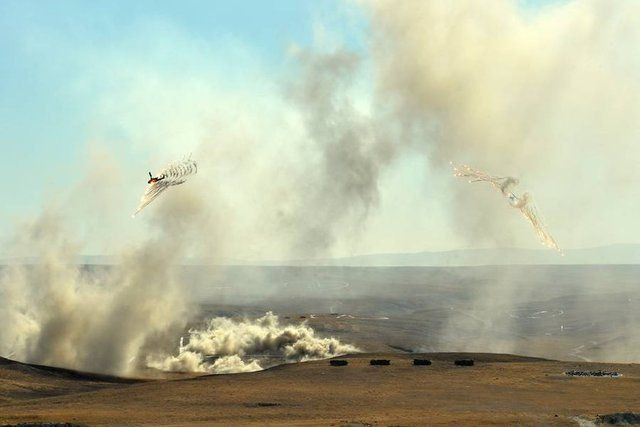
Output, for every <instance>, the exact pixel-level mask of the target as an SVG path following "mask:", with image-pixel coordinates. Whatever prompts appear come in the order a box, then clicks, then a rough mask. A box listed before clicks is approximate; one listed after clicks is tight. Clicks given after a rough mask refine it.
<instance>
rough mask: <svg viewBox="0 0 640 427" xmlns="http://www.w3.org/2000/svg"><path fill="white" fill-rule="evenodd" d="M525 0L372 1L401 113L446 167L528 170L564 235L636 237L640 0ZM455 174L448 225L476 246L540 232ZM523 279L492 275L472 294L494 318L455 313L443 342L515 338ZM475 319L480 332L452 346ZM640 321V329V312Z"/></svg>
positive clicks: (395, 117)
mask: <svg viewBox="0 0 640 427" xmlns="http://www.w3.org/2000/svg"><path fill="white" fill-rule="evenodd" d="M523 3H524V2H519V1H507V0H504V1H492V2H478V1H474V0H461V1H455V2H453V1H446V0H433V1H404V2H395V1H388V0H379V1H371V2H368V3H367V4H368V5H369V10H370V13H371V20H372V22H371V24H372V33H373V34H374V43H373V58H374V64H375V67H376V72H377V84H378V90H379V94H380V96H383V97H385V98H386V99H387V100H388V102H389V104H391V105H393V108H394V112H393V113H392V114H391V115H390V116H389V120H390V121H398V122H400V121H401V122H404V123H408V126H407V127H408V128H412V127H417V128H421V129H422V130H423V131H422V137H421V140H420V141H417V142H416V144H419V145H420V146H421V147H422V148H423V151H424V153H425V155H426V157H427V159H428V160H429V162H430V164H431V166H432V169H433V170H435V171H436V173H437V172H438V171H440V172H441V173H448V170H447V169H448V164H449V161H453V162H456V163H463V162H467V163H469V164H473V165H474V166H475V167H478V168H480V169H481V170H492V171H499V172H500V173H501V174H502V173H503V174H505V175H506V176H514V177H518V178H522V179H521V180H522V181H525V179H524V178H526V182H527V186H528V187H529V189H531V190H532V191H533V192H534V193H535V195H536V198H537V202H539V204H540V205H541V206H544V213H545V219H546V222H547V224H548V225H549V226H550V227H551V228H552V229H553V230H554V235H555V236H556V237H557V238H558V240H559V241H560V242H562V243H563V245H569V246H573V245H574V244H575V245H577V246H583V247H584V246H588V245H600V244H602V242H616V241H621V242H622V241H629V240H631V241H636V240H637V238H638V233H639V232H640V228H639V227H638V224H635V223H633V222H631V221H629V220H627V218H629V219H630V218H631V217H629V216H628V214H626V213H625V212H631V211H636V210H637V209H638V202H637V200H638V199H637V198H636V197H635V196H631V197H630V193H629V191H633V192H634V194H635V193H637V192H636V191H635V190H631V187H635V186H637V178H635V177H632V175H633V174H630V173H629V171H630V170H633V169H634V168H635V167H636V163H637V159H638V157H639V156H640V150H639V147H640V146H639V145H638V140H640V127H639V126H638V125H637V118H638V117H639V116H640V50H639V49H638V46H640V4H639V3H638V2H635V1H620V2H616V3H615V4H613V3H611V2H606V1H600V0H586V1H566V2H554V3H553V4H550V5H547V6H540V7H537V8H533V9H527V8H526V7H524V6H523ZM534 9H535V10H534ZM456 184H457V183H455V182H452V183H451V184H450V186H449V192H450V197H449V200H450V207H449V210H448V212H449V218H450V223H451V225H452V227H454V228H455V229H456V230H457V232H458V234H459V235H460V236H462V237H463V238H464V239H465V240H466V242H467V243H468V245H469V246H471V247H481V246H491V247H513V246H525V245H528V244H529V242H530V234H528V231H527V230H526V229H525V228H524V223H522V224H518V223H517V221H516V218H515V216H514V215H512V212H510V210H509V209H507V208H505V209H500V206H499V205H497V204H496V203H495V200H494V199H493V198H491V197H487V194H486V192H481V191H474V188H472V187H471V186H460V185H456ZM632 199H633V200H635V201H631V200H632ZM470 213H472V214H470ZM530 221H532V222H533V220H531V219H530ZM614 223H617V224H619V225H620V226H614V225H613V224H614ZM605 225H606V226H605ZM534 226H535V224H534ZM541 238H546V237H545V236H541ZM527 239H529V240H527ZM574 242H575V243H574ZM512 279H513V278H512V277H509V276H508V275H505V277H503V278H500V279H497V280H496V281H495V283H491V284H488V285H487V286H486V288H484V289H482V291H481V292H479V294H478V297H477V298H476V299H475V300H474V301H473V302H471V303H470V309H472V310H473V312H474V313H483V319H482V322H480V321H478V319H477V318H475V317H474V318H470V317H465V315H464V314H456V313H452V315H451V319H450V320H449V322H448V325H447V326H446V327H445V330H443V331H442V341H443V346H444V347H443V348H447V349H448V350H485V351H486V350H490V351H496V350H501V351H511V350H513V348H512V347H511V343H509V342H508V339H504V336H502V337H501V336H500V335H499V334H497V333H496V330H497V327H498V326H500V327H503V328H507V329H508V327H509V325H504V322H502V321H501V320H500V319H499V317H498V316H497V315H496V313H499V312H500V310H501V308H504V307H509V306H510V305H511V303H512V301H513V300H514V296H515V293H516V292H518V293H519V292H523V290H522V289H514V281H513V280H512ZM524 291H525V292H533V291H532V290H524ZM603 291H604V290H603ZM607 291H610V289H608V290H607ZM466 324H469V325H471V326H470V327H469V328H468V330H470V331H472V332H471V335H472V336H470V337H469V339H468V340H462V342H463V344H458V346H457V347H452V346H447V344H450V343H451V341H449V340H448V339H449V338H450V337H452V336H455V334H456V333H457V331H458V330H460V329H463V328H460V326H461V325H466ZM630 328H631V333H630V334H631V335H635V336H637V332H634V331H633V330H632V329H634V328H635V329H636V330H637V324H636V325H633V326H630ZM506 335H507V336H508V334H506ZM496 337H497V338H496Z"/></svg>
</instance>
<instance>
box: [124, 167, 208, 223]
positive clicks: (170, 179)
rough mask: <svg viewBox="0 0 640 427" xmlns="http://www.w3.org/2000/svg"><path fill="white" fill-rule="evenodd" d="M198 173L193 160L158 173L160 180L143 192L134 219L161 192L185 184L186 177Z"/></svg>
mask: <svg viewBox="0 0 640 427" xmlns="http://www.w3.org/2000/svg"><path fill="white" fill-rule="evenodd" d="M196 173H198V165H197V164H196V162H195V161H194V160H191V159H188V160H183V161H181V162H177V163H172V164H170V165H168V166H167V167H165V168H164V169H163V170H162V172H160V180H159V181H154V182H151V183H150V184H149V186H148V187H147V188H146V190H145V191H144V194H143V195H142V198H141V199H140V204H139V205H138V209H136V211H135V212H134V213H133V215H132V217H135V216H136V215H137V214H138V212H140V211H141V210H142V209H144V208H145V207H146V206H147V205H148V204H149V203H151V202H153V201H154V200H155V199H156V198H157V197H158V196H159V195H160V194H161V193H162V192H164V191H165V190H166V189H168V188H169V187H172V186H174V185H180V184H184V183H185V182H187V177H188V176H190V175H193V174H196Z"/></svg>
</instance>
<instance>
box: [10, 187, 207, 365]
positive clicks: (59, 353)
mask: <svg viewBox="0 0 640 427" xmlns="http://www.w3.org/2000/svg"><path fill="white" fill-rule="evenodd" d="M186 188H187V187H185V189H186ZM173 196H174V197H167V198H166V200H165V201H164V203H162V204H160V205H159V206H158V208H159V209H158V211H157V212H156V214H155V215H154V216H153V217H152V218H151V225H152V227H151V230H150V233H149V237H148V238H147V239H146V240H145V241H143V242H142V243H140V244H139V245H137V246H133V247H129V248H127V249H123V250H122V252H121V255H120V256H119V259H118V263H117V264H116V265H114V266H111V267H105V268H102V269H101V268H100V267H85V266H82V265H78V261H79V254H80V252H79V251H80V248H81V245H79V244H77V243H76V242H73V240H72V239H73V237H72V236H73V233H71V232H69V229H68V226H67V225H68V221H65V219H64V218H63V216H62V214H61V213H60V212H59V209H58V208H55V207H49V208H47V209H45V211H44V213H43V214H42V215H41V216H40V217H39V218H37V219H35V220H33V221H31V222H28V223H26V224H24V225H23V226H22V227H17V228H16V232H15V238H14V241H13V253H16V254H28V258H27V261H29V262H27V263H24V262H16V263H13V264H11V265H9V266H7V267H5V268H4V269H3V270H2V276H1V277H0V318H2V320H3V324H4V327H3V328H2V329H1V330H0V354H2V355H3V356H9V357H12V358H15V359H18V360H21V361H27V362H35V363H42V364H51V365H55V366H64V367H69V368H74V369H83V370H89V371H94V372H107V373H115V374H130V373H133V372H135V371H136V370H137V369H138V368H141V367H143V366H144V365H145V363H146V359H147V357H149V354H155V353H157V352H160V353H162V352H164V351H165V349H170V348H171V345H172V344H173V342H174V340H175V337H176V336H178V335H179V334H180V332H181V331H182V330H183V329H184V327H185V325H186V323H187V322H188V320H189V316H191V315H193V314H195V313H196V310H195V309H194V307H192V306H191V305H190V304H189V303H188V302H187V300H186V299H185V297H184V289H185V288H184V284H183V283H181V282H180V280H179V277H178V272H179V265H180V263H181V262H182V261H183V258H184V256H185V255H186V254H188V253H189V252H188V251H189V249H190V248H193V247H194V246H196V245H197V244H198V243H200V242H201V239H200V238H199V234H200V232H201V231H202V230H207V226H208V222H207V219H208V215H207V211H206V210H205V209H204V205H203V202H202V200H201V199H200V198H199V196H198V193H197V192H190V191H189V190H185V191H183V192H180V193H178V194H174V195H173Z"/></svg>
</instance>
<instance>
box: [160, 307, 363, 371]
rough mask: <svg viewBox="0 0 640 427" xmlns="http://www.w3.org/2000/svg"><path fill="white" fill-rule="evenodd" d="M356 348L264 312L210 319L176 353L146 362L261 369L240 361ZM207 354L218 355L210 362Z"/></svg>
mask: <svg viewBox="0 0 640 427" xmlns="http://www.w3.org/2000/svg"><path fill="white" fill-rule="evenodd" d="M358 351H359V350H358V348H356V347H354V346H352V345H350V344H344V343H342V342H340V341H339V340H338V339H336V338H321V337H318V336H317V335H316V333H315V331H314V330H313V329H312V328H311V327H309V326H308V325H307V324H306V323H302V324H298V325H281V324H280V322H279V320H278V317H277V316H276V315H274V314H273V313H272V312H268V313H266V314H265V315H264V316H263V317H260V318H258V319H256V320H241V321H236V320H232V319H228V318H225V317H216V318H213V319H211V320H209V322H208V325H207V327H206V328H204V329H192V330H190V331H189V337H188V342H187V344H186V345H183V343H182V342H181V345H180V347H179V349H178V354H177V355H175V356H168V357H166V358H164V359H163V360H157V359H156V360H152V361H150V362H149V364H150V366H152V367H155V368H158V369H162V370H165V371H187V372H210V373H230V372H247V371H255V370H259V369H262V368H261V366H260V364H259V363H258V362H257V361H256V360H250V361H248V362H245V361H244V360H245V359H247V358H248V359H251V356H258V355H260V356H262V355H272V356H280V357H284V359H285V360H286V361H288V362H294V361H295V362H298V361H305V360H314V359H325V358H328V357H333V356H337V355H340V354H346V353H355V352H358ZM208 356H215V357H218V358H217V359H216V360H215V362H213V363H210V362H207V361H206V357H208Z"/></svg>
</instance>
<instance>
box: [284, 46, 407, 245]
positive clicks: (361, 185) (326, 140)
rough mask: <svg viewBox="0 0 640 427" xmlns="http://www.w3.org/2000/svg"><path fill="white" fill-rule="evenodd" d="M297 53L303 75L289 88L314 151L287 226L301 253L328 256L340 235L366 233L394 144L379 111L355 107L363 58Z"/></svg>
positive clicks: (344, 52) (346, 54)
mask: <svg viewBox="0 0 640 427" xmlns="http://www.w3.org/2000/svg"><path fill="white" fill-rule="evenodd" d="M294 59H295V64H296V66H297V69H298V71H299V74H296V76H295V78H294V79H293V81H292V82H291V83H290V85H289V88H288V89H289V90H288V92H289V97H290V100H291V102H292V105H293V106H294V107H295V108H296V110H297V111H299V112H300V114H301V117H302V121H303V123H304V129H305V134H306V135H305V136H306V137H307V138H308V139H309V141H310V145H311V150H310V151H309V152H308V153H306V157H307V158H306V159H305V163H307V162H308V167H307V168H306V169H305V173H304V175H305V176H304V177H301V183H300V186H299V188H297V192H298V194H299V195H301V196H303V198H302V199H301V200H300V205H299V206H298V207H297V209H296V210H295V211H294V212H292V215H291V217H290V218H286V219H285V221H288V224H286V223H285V225H289V226H292V227H294V229H295V234H296V236H295V239H294V242H293V250H294V251H295V252H296V253H298V254H300V253H302V254H304V255H307V256H317V255H325V254H326V253H327V251H329V250H330V249H331V248H332V247H333V245H334V244H335V242H336V240H338V235H339V234H343V235H345V234H346V235H349V237H351V238H353V237H357V234H358V233H359V232H362V231H363V227H362V224H363V222H364V221H365V220H366V219H367V216H368V214H369V212H370V209H372V208H374V207H377V206H378V202H379V194H378V184H379V179H380V174H381V172H382V170H383V169H384V168H385V167H386V166H387V165H389V164H390V163H391V162H392V161H393V160H394V158H395V144H394V143H393V142H391V141H390V140H389V139H387V138H386V137H385V132H384V128H383V127H382V126H378V125H376V122H375V120H374V113H373V112H369V111H363V109H362V108H360V109H359V108H357V106H356V101H355V99H354V98H355V95H354V83H355V81H356V80H357V79H358V78H359V77H361V76H362V58H361V57H359V56H358V55H356V54H355V53H353V52H350V51H347V50H342V49H338V50H335V51H330V52H311V51H307V50H304V51H298V52H296V53H295V56H294ZM354 235H355V236H354Z"/></svg>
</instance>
